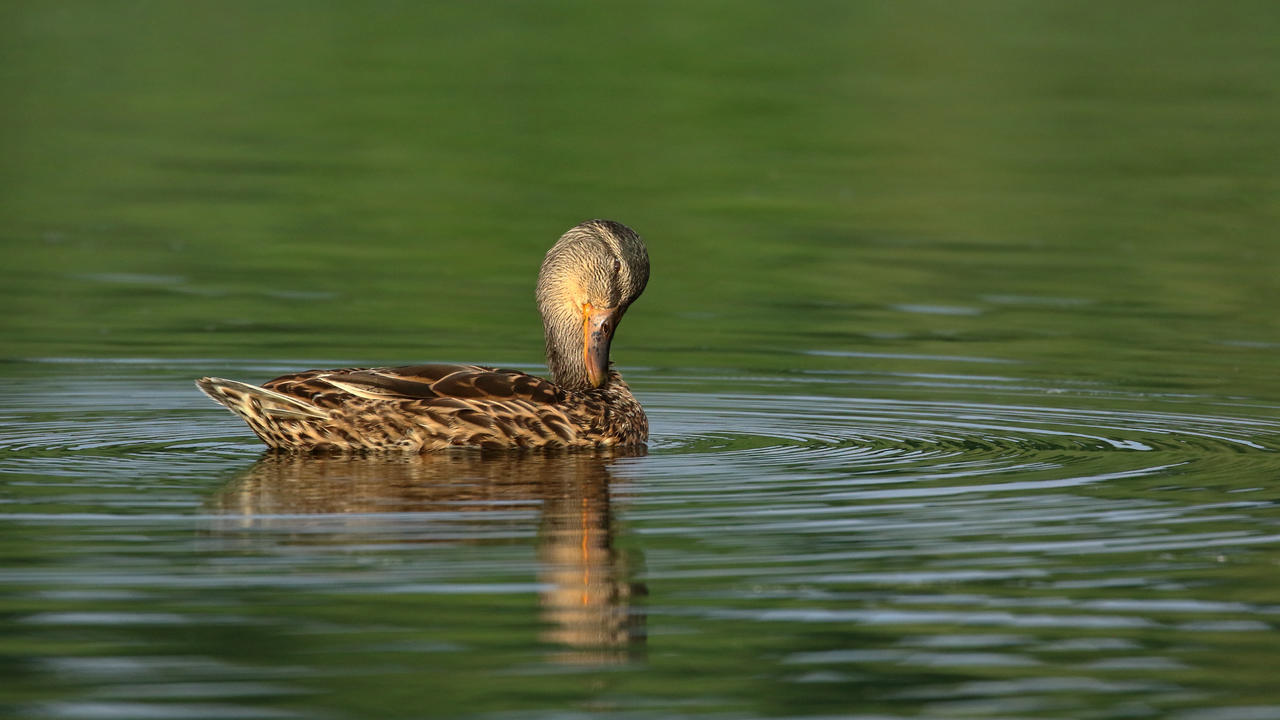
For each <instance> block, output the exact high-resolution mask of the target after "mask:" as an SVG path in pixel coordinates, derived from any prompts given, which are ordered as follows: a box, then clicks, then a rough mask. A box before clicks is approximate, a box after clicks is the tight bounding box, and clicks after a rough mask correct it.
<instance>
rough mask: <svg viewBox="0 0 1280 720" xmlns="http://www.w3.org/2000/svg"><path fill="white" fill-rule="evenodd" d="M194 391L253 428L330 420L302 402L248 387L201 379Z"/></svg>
mask: <svg viewBox="0 0 1280 720" xmlns="http://www.w3.org/2000/svg"><path fill="white" fill-rule="evenodd" d="M196 387H198V388H200V390H201V391H203V392H204V394H205V395H208V396H209V397H211V398H213V400H214V402H217V403H219V404H221V405H223V406H225V407H226V408H227V409H228V410H230V411H231V412H233V413H235V414H237V415H239V416H240V417H242V418H244V419H245V420H246V421H247V422H248V423H249V425H250V426H251V427H255V428H256V427H257V426H258V424H259V421H261V420H262V419H264V418H276V419H290V420H326V419H328V417H329V414H328V413H327V412H325V411H324V410H322V409H320V408H318V407H316V406H315V405H312V404H311V403H308V402H306V401H305V400H299V399H298V398H295V397H289V396H288V395H285V394H283V393H278V392H276V391H274V390H268V389H266V388H264V387H259V386H257V385H250V384H249V383H242V382H237V381H235V380H226V379H224V378H215V377H203V378H200V379H199V380H196Z"/></svg>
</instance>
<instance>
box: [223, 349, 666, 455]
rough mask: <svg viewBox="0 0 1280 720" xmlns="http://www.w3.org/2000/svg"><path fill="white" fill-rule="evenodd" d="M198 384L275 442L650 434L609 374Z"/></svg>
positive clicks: (447, 442)
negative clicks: (597, 380) (595, 384)
mask: <svg viewBox="0 0 1280 720" xmlns="http://www.w3.org/2000/svg"><path fill="white" fill-rule="evenodd" d="M200 387H201V389H203V390H204V391H205V392H206V394H208V395H209V396H210V397H212V398H213V399H214V400H217V401H218V402H220V403H222V404H223V405H226V406H227V407H228V408H230V409H231V410H232V411H233V412H235V413H236V414H238V415H240V416H241V417H242V418H244V420H245V421H246V422H247V423H248V424H249V427H250V428H252V429H253V431H254V432H255V433H257V435H258V437H260V438H262V440H263V442H265V443H266V444H267V445H269V446H271V447H273V448H279V449H296V450H306V451H331V452H345V451H353V450H400V451H411V452H425V451H431V450H442V449H444V448H447V447H476V448H484V449H506V448H531V447H606V446H614V445H617V446H626V445H635V444H640V443H643V442H645V440H646V439H647V438H648V434H649V428H648V421H647V420H646V419H645V416H644V411H643V410H642V409H641V408H640V404H639V403H638V402H637V401H636V399H635V396H634V395H632V394H631V390H630V389H629V388H628V387H627V385H626V383H625V382H623V380H622V376H621V375H619V374H618V373H617V372H616V371H615V372H611V373H610V377H609V382H607V383H605V385H604V386H602V387H600V388H593V389H588V390H582V391H576V392H571V391H566V390H563V389H561V388H559V387H557V386H556V385H555V384H553V383H551V382H549V381H547V380H543V379H542V378H539V377H535V376H533V375H529V374H526V373H523V372H520V371H518V370H501V369H495V368H486V367H480V366H476V365H416V366H408V367H395V368H344V369H340V370H309V371H306V372H300V373H294V374H291V375H285V376H282V377H279V378H276V379H274V380H271V381H270V382H267V383H264V384H263V385H262V387H261V388H256V387H254V386H252V385H246V384H244V383H236V382H234V381H224V380H221V379H220V378H204V379H202V380H201V381H200ZM255 391H256V392H255ZM282 397H283V398H286V399H288V403H285V402H283V401H282V400H281V398H282ZM300 405H301V406H302V407H305V408H306V409H307V410H308V412H302V411H300V410H299V406H300Z"/></svg>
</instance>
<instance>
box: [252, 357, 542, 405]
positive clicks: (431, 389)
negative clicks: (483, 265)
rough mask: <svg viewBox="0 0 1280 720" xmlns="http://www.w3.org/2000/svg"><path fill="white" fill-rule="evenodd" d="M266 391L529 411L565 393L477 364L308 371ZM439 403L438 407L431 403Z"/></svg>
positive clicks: (320, 401) (333, 401)
mask: <svg viewBox="0 0 1280 720" xmlns="http://www.w3.org/2000/svg"><path fill="white" fill-rule="evenodd" d="M262 387H264V388H266V389H268V390H274V391H275V392H278V393H281V394H284V395H288V396H291V397H295V398H299V399H303V400H306V401H308V402H311V403H313V404H314V405H317V406H319V407H327V408H331V407H335V406H337V405H342V404H344V403H346V402H348V401H349V400H350V399H351V397H356V398H363V399H365V400H374V401H378V400H381V401H387V402H396V401H425V404H426V405H428V406H431V405H440V406H447V407H452V406H455V405H456V404H455V403H452V402H449V400H450V399H456V400H466V401H470V402H469V403H468V404H472V403H477V402H479V403H483V402H510V401H513V400H520V401H524V403H529V404H532V405H534V406H537V405H552V404H555V403H558V402H560V401H562V400H563V399H564V391H563V390H561V389H560V388H559V387H557V386H556V385H555V383H552V382H550V381H548V380H544V379H542V378H540V377H537V376H535V375H530V374H528V373H524V372H521V371H519V370H503V369H497V368H488V367H481V366H479V365H445V364H432V365H405V366H402V367H389V368H345V369H340V370H308V371H306V372H300V373H294V374H292V375H284V376H281V377H278V378H276V379H274V380H271V381H269V382H265V383H263V384H262ZM432 401H441V402H432Z"/></svg>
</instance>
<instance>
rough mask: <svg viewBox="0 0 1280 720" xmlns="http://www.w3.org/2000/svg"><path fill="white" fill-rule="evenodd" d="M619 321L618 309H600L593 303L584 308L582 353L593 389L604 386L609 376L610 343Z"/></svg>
mask: <svg viewBox="0 0 1280 720" xmlns="http://www.w3.org/2000/svg"><path fill="white" fill-rule="evenodd" d="M617 320H618V310H617V308H598V307H594V306H592V305H591V303H587V304H586V305H583V306H582V352H583V357H584V359H585V360H586V363H587V378H588V379H589V380H590V381H591V386H592V387H600V386H601V385H603V384H604V379H605V377H607V376H608V375H609V343H610V342H611V341H612V340H613V329H614V328H615V327H617V325H618V322H617Z"/></svg>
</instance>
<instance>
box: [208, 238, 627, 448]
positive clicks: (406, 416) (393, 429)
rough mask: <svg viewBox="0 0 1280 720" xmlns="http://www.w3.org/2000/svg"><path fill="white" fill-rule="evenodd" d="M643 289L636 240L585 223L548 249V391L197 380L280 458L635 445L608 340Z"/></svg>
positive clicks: (484, 371) (464, 371) (470, 383)
mask: <svg viewBox="0 0 1280 720" xmlns="http://www.w3.org/2000/svg"><path fill="white" fill-rule="evenodd" d="M648 280H649V255H648V253H647V252H646V250H645V247H644V243H643V242H642V241H641V240H640V236H638V235H636V233H635V231H633V230H632V229H631V228H629V227H627V226H625V225H623V224H621V223H616V222H612V221H610V220H588V221H587V222H584V223H582V224H581V225H578V226H576V227H574V228H572V229H570V230H569V232H566V233H565V234H564V235H563V236H561V238H560V240H559V241H558V242H556V244H555V245H554V246H553V247H552V248H551V250H549V251H548V252H547V256H546V258H545V259H544V260H543V261H542V270H541V271H540V272H539V273H538V290H537V298H538V310H539V311H540V312H541V313H542V325H543V329H544V332H545V334H546V340H547V366H548V367H549V368H550V369H551V376H552V378H553V379H554V382H550V381H547V380H543V379H542V378H540V377H535V376H533V375H528V374H525V373H522V372H520V371H518V370H498V369H494V368H487V367H480V366H477V365H412V366H407V367H392V368H370V369H353V368H348V369H342V370H308V371H306V372H300V373H294V374H292V375H284V376H282V377H278V378H276V379H275V380H271V381H269V382H266V383H263V384H262V386H261V387H259V386H257V385H249V384H246V383H241V382H236V381H234V380H223V379H222V378H208V377H207V378H201V379H199V380H197V381H196V385H198V386H199V387H200V389H201V390H203V391H204V392H205V394H206V395H208V396H209V397H211V398H213V399H214V400H216V401H217V402H219V403H221V404H223V405H225V406H227V408H228V409H230V410H231V411H232V412H234V413H236V414H237V415H239V416H240V417H242V418H244V420H245V422H247V423H249V427H250V428H252V429H253V431H254V432H255V433H257V434H258V437H260V438H262V440H263V442H265V443H266V444H267V445H269V446H271V447H272V448H276V449H280V450H305V451H312V450H315V451H352V450H356V451H358V450H405V451H412V452H425V451H430V450H441V449H444V448H447V447H454V446H464V447H480V448H495V449H496V448H517V447H594V446H627V445H639V444H642V443H644V442H645V440H647V439H648V436H649V422H648V420H647V419H646V418H645V416H644V410H642V409H641V408H640V403H638V402H636V398H635V396H634V395H632V394H631V389H630V388H628V387H627V384H626V383H625V382H623V381H622V376H621V375H619V374H618V372H617V371H616V370H612V369H610V367H609V343H610V341H611V340H612V339H613V333H614V331H615V330H616V329H617V327H618V321H620V320H621V319H622V315H623V313H625V312H626V311H627V307H628V306H630V305H631V303H632V302H634V301H635V299H636V298H637V297H639V296H640V293H641V292H642V291H643V290H644V286H645V283H647V282H648Z"/></svg>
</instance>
